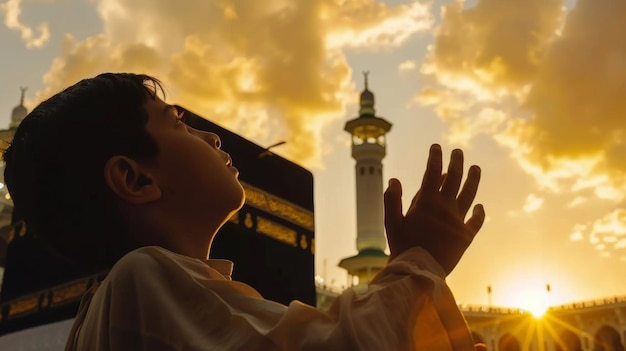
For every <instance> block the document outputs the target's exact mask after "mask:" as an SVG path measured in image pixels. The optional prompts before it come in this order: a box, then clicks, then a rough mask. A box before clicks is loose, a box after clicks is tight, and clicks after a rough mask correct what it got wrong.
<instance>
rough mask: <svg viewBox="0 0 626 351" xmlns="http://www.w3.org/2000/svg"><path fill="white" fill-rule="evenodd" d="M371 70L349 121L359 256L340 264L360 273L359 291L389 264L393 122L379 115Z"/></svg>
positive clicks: (365, 77) (351, 272) (357, 286)
mask: <svg viewBox="0 0 626 351" xmlns="http://www.w3.org/2000/svg"><path fill="white" fill-rule="evenodd" d="M368 75H369V72H363V76H364V79H365V89H364V90H363V92H362V93H361V97H360V109H359V117H357V118H355V119H352V120H350V121H348V122H347V123H346V126H345V128H344V129H345V131H346V132H348V133H350V134H351V135H352V157H353V158H354V159H355V160H356V166H355V171H356V204H357V208H356V209H357V239H356V248H357V250H358V251H359V253H358V254H357V255H356V256H352V257H348V258H344V259H343V260H341V262H339V267H342V268H344V269H346V270H347V271H348V274H349V275H350V276H352V277H353V276H357V277H358V278H359V283H358V284H357V285H356V286H353V289H354V290H355V291H357V292H363V291H365V290H367V285H368V283H369V282H370V281H371V280H372V279H373V278H374V276H375V275H376V274H377V273H378V272H379V271H380V270H381V269H382V268H383V267H385V265H386V264H387V260H388V256H387V255H386V254H385V248H386V247H387V240H386V238H385V225H384V218H383V165H382V159H383V157H385V153H386V149H385V134H387V132H388V131H389V130H390V129H391V123H389V122H387V121H386V120H385V119H383V118H380V117H376V110H375V109H374V94H372V92H371V91H369V90H368Z"/></svg>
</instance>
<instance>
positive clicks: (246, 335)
mask: <svg viewBox="0 0 626 351" xmlns="http://www.w3.org/2000/svg"><path fill="white" fill-rule="evenodd" d="M231 272H232V263H231V262H229V261H224V260H208V261H203V260H198V259H194V258H190V257H187V256H183V255H179V254H176V253H173V252H170V251H168V250H166V249H163V248H160V247H154V246H151V247H143V248H140V249H137V250H135V251H133V252H131V253H129V254H127V255H126V256H124V257H123V258H122V259H121V260H120V261H118V262H117V263H116V264H115V266H114V267H113V269H112V270H111V272H110V273H109V274H108V276H107V277H106V279H104V280H103V281H102V283H101V284H99V285H98V286H95V287H94V288H92V289H91V290H90V291H88V292H87V293H86V294H85V296H84V297H83V301H82V302H81V306H80V308H79V312H78V315H77V317H76V321H75V323H74V326H73V328H72V332H71V333H70V337H69V339H68V344H67V347H66V350H68V351H73V350H80V351H83V350H94V351H105V350H106V351H109V350H115V351H125V350H146V351H147V350H152V351H160V350H376V351H380V350H430V351H438V350H441V351H452V350H455V351H466V350H467V351H470V350H471V351H473V350H474V345H473V341H472V338H471V334H470V332H469V329H468V327H467V324H466V323H465V320H464V319H463V316H462V315H461V313H460V311H459V310H458V308H457V306H456V303H455V300H454V298H453V296H452V293H451V292H450V290H449V289H448V287H447V285H446V284H445V281H444V276H445V274H444V272H443V270H442V268H441V267H440V266H439V264H438V263H437V262H436V261H435V260H434V259H433V258H432V257H431V256H430V255H429V254H428V253H427V252H426V251H425V250H423V249H421V248H413V249H410V250H407V251H406V252H404V253H402V254H401V255H400V256H398V257H397V258H396V259H395V260H394V261H393V262H391V263H390V264H388V265H387V267H386V268H385V269H383V270H382V271H381V272H380V273H379V274H378V275H377V276H376V278H375V279H374V280H373V281H372V282H371V283H370V287H369V290H368V292H366V293H365V294H361V295H356V294H355V293H354V292H352V291H351V290H346V291H345V292H343V293H342V294H341V295H340V296H339V297H338V298H337V299H336V301H335V302H334V304H333V306H332V307H331V309H330V311H329V312H326V313H325V312H321V311H320V310H318V309H316V308H314V307H312V306H308V305H305V304H303V303H301V302H298V301H294V302H292V303H291V304H289V306H284V305H282V304H279V303H276V302H273V301H269V300H265V299H263V297H262V296H261V295H260V294H259V293H258V292H257V291H256V290H254V289H253V288H252V287H250V286H248V285H246V284H243V283H241V282H236V281H232V280H231V279H230V275H231Z"/></svg>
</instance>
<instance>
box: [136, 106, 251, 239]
mask: <svg viewBox="0 0 626 351" xmlns="http://www.w3.org/2000/svg"><path fill="white" fill-rule="evenodd" d="M146 110H147V111H148V115H149V119H148V123H147V125H146V130H147V131H148V133H149V134H150V135H151V136H152V137H153V138H154V139H155V141H156V142H157V144H158V147H159V151H158V155H157V156H156V158H155V160H153V161H151V162H150V166H149V167H150V168H151V169H152V172H153V173H154V174H155V177H156V178H157V181H158V182H159V186H160V187H161V192H162V197H161V201H164V202H165V203H164V205H165V208H166V209H168V210H169V211H171V212H170V213H171V214H172V215H174V216H177V217H176V218H178V219H181V220H183V219H184V220H185V221H187V222H191V223H188V224H189V225H193V224H192V223H194V222H203V221H205V222H207V223H217V222H219V223H223V222H224V221H225V220H226V219H227V217H228V216H229V215H230V214H232V213H233V212H234V211H236V210H238V209H239V208H240V207H241V206H242V204H243V201H244V198H245V197H244V191H243V188H242V186H241V184H240V183H239V181H238V180H237V177H238V175H239V173H238V171H237V169H236V168H235V167H233V166H232V162H231V159H230V156H229V155H228V154H227V153H226V152H224V151H222V150H220V143H221V141H220V139H219V137H218V136H217V135H216V134H214V133H208V132H204V131H199V130H196V129H193V128H191V127H189V126H187V125H186V124H185V123H183V122H182V121H180V119H179V117H178V115H177V111H176V109H175V108H174V107H173V106H171V105H168V104H166V103H165V102H163V101H162V100H160V99H158V98H156V99H148V102H147V104H146ZM215 229H218V228H215Z"/></svg>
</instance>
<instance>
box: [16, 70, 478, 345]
mask: <svg viewBox="0 0 626 351" xmlns="http://www.w3.org/2000/svg"><path fill="white" fill-rule="evenodd" d="M159 92H162V89H161V87H160V84H159V82H158V81H157V80H156V79H154V78H152V77H149V76H145V75H135V74H111V73H108V74H102V75H99V76H97V77H95V78H92V79H86V80H83V81H81V82H78V83H77V84H75V85H73V86H71V87H69V88H67V89H66V90H64V91H63V92H61V93H59V94H57V95H55V96H53V97H52V98H50V99H48V100H47V101H44V102H43V103H41V104H40V105H39V106H38V107H37V108H35V109H34V110H33V111H32V112H31V113H30V114H29V115H28V116H27V117H26V118H25V119H24V121H23V122H22V123H21V125H20V126H19V127H18V129H17V131H16V133H15V136H14V140H13V143H12V144H11V146H10V147H9V148H8V149H7V151H6V153H5V155H4V159H5V162H6V170H5V181H6V183H7V186H8V188H9V191H10V193H11V196H12V197H13V200H14V203H15V208H16V210H18V212H19V213H20V214H21V216H22V217H23V219H24V221H25V222H26V223H27V225H28V227H29V229H30V230H33V231H34V232H36V233H37V235H38V240H41V241H42V242H44V243H45V244H46V245H47V246H49V247H50V249H51V250H53V251H54V252H56V253H57V254H58V255H59V256H62V257H65V258H66V259H67V260H68V261H70V262H74V263H75V264H76V265H90V266H98V265H101V266H102V267H107V265H109V264H112V263H115V265H114V266H113V268H112V269H111V271H110V273H109V274H108V276H107V277H106V279H104V280H103V281H102V282H101V283H100V284H98V285H96V286H94V287H93V288H92V289H91V290H90V291H89V292H87V293H86V294H85V296H84V298H83V301H82V302H81V307H80V309H79V312H78V315H77V317H76V320H75V323H74V326H73V328H72V331H71V334H70V337H69V339H68V342H67V346H66V350H415V349H419V350H474V345H473V342H472V339H471V336H470V334H469V331H468V329H467V326H466V324H465V321H464V319H463V317H462V316H461V314H460V312H459V311H458V309H457V307H456V304H455V301H454V298H453V297H452V294H451V293H450V291H449V290H448V288H447V286H446V285H445V282H444V278H445V276H447V275H448V274H449V273H450V272H451V271H452V269H453V268H454V267H455V266H456V264H457V263H458V261H459V260H460V258H461V256H462V254H463V252H464V251H465V250H466V249H467V247H468V246H469V244H470V242H471V241H472V239H473V238H474V236H475V235H476V233H477V232H478V230H479V229H480V227H481V226H482V223H483V221H484V216H485V215H484V211H483V209H482V206H480V205H476V206H475V207H474V210H473V213H472V215H471V217H470V218H469V220H468V221H467V222H465V221H464V218H465V215H466V213H467V211H468V210H469V208H470V207H471V204H472V202H473V200H474V197H475V194H476V190H477V188H478V183H479V178H480V169H479V168H478V167H477V166H472V167H470V170H469V173H468V176H467V179H466V181H465V184H464V186H463V188H462V189H461V191H460V192H459V188H460V185H461V178H462V173H463V155H462V152H461V151H460V150H455V151H453V152H452V156H451V161H450V165H449V168H448V172H447V176H445V177H444V176H442V161H441V149H440V148H439V146H438V145H433V146H432V147H431V149H430V155H429V159H428V165H427V170H426V172H425V175H424V179H423V181H422V186H421V189H420V191H419V192H418V193H417V195H416V196H415V198H414V199H413V203H412V204H411V207H410V208H409V210H408V211H407V213H406V215H404V214H403V212H402V202H401V197H402V189H401V185H400V183H399V181H397V180H395V179H392V180H390V182H389V187H388V189H387V191H386V193H385V226H386V229H387V236H388V242H389V247H390V250H391V256H390V262H389V264H388V266H387V267H386V268H385V269H384V270H383V271H382V272H380V274H379V275H378V276H377V277H376V278H375V279H374V281H373V282H372V283H371V285H370V288H369V291H368V292H367V293H365V294H364V295H358V296H357V295H354V294H353V293H352V292H351V291H350V290H348V291H346V292H344V293H343V294H342V295H341V296H339V297H338V298H337V301H336V302H335V303H334V305H333V307H332V308H331V310H330V311H329V312H328V313H322V312H320V311H318V310H317V309H315V308H313V307H311V306H307V305H304V304H302V303H299V302H297V301H296V302H293V303H291V304H290V305H289V306H283V305H280V304H277V303H274V302H272V301H268V300H264V299H263V298H262V297H261V296H260V295H259V294H258V293H257V292H256V291H255V290H254V289H253V288H251V287H250V286H247V285H245V284H242V283H239V282H234V281H232V280H230V272H231V271H232V264H231V263H230V262H227V261H219V260H209V259H208V256H209V252H210V247H211V241H212V240H213V237H214V236H215V234H216V233H217V231H218V230H219V228H220V227H221V226H222V225H223V224H224V223H225V222H226V220H227V219H228V218H229V216H231V215H232V214H233V213H235V212H236V211H237V210H238V209H239V208H240V207H241V206H242V204H243V202H244V192H243V190H242V187H241V185H240V184H239V182H238V180H237V176H238V171H237V169H236V168H235V167H234V166H233V161H232V160H231V159H230V156H229V155H228V154H227V153H226V152H224V151H222V150H221V145H220V139H219V137H218V136H217V135H215V134H213V133H207V132H203V131H198V130H195V129H192V128H190V127H188V126H186V125H185V123H184V121H183V120H182V116H181V115H180V114H178V113H177V111H176V109H175V108H174V107H172V106H170V105H168V104H166V103H165V102H163V101H162V100H161V99H160V98H159V96H158V93H159ZM52 203H55V204H56V205H55V206H50V204H52Z"/></svg>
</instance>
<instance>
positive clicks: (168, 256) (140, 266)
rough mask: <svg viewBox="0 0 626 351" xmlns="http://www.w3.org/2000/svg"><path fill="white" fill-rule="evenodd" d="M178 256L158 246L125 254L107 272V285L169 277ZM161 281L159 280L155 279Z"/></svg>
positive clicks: (142, 248)
mask: <svg viewBox="0 0 626 351" xmlns="http://www.w3.org/2000/svg"><path fill="white" fill-rule="evenodd" d="M177 256H179V255H177V254H175V253H173V252H170V251H168V250H166V249H164V248H161V247H158V246H146V247H141V248H138V249H136V250H133V251H131V252H129V253H127V254H126V255H125V256H124V257H122V258H121V259H120V260H119V261H117V263H115V265H114V266H113V268H111V271H110V272H109V274H108V276H107V279H105V282H104V283H106V282H107V281H108V282H109V283H114V282H119V281H123V282H125V283H129V282H130V281H137V280H140V281H142V282H144V283H145V282H146V281H150V280H153V279H152V278H162V276H163V275H169V274H170V272H171V270H172V268H171V267H172V266H173V265H174V262H175V261H176V260H177V259H178V257H177ZM157 280H161V279H157Z"/></svg>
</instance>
